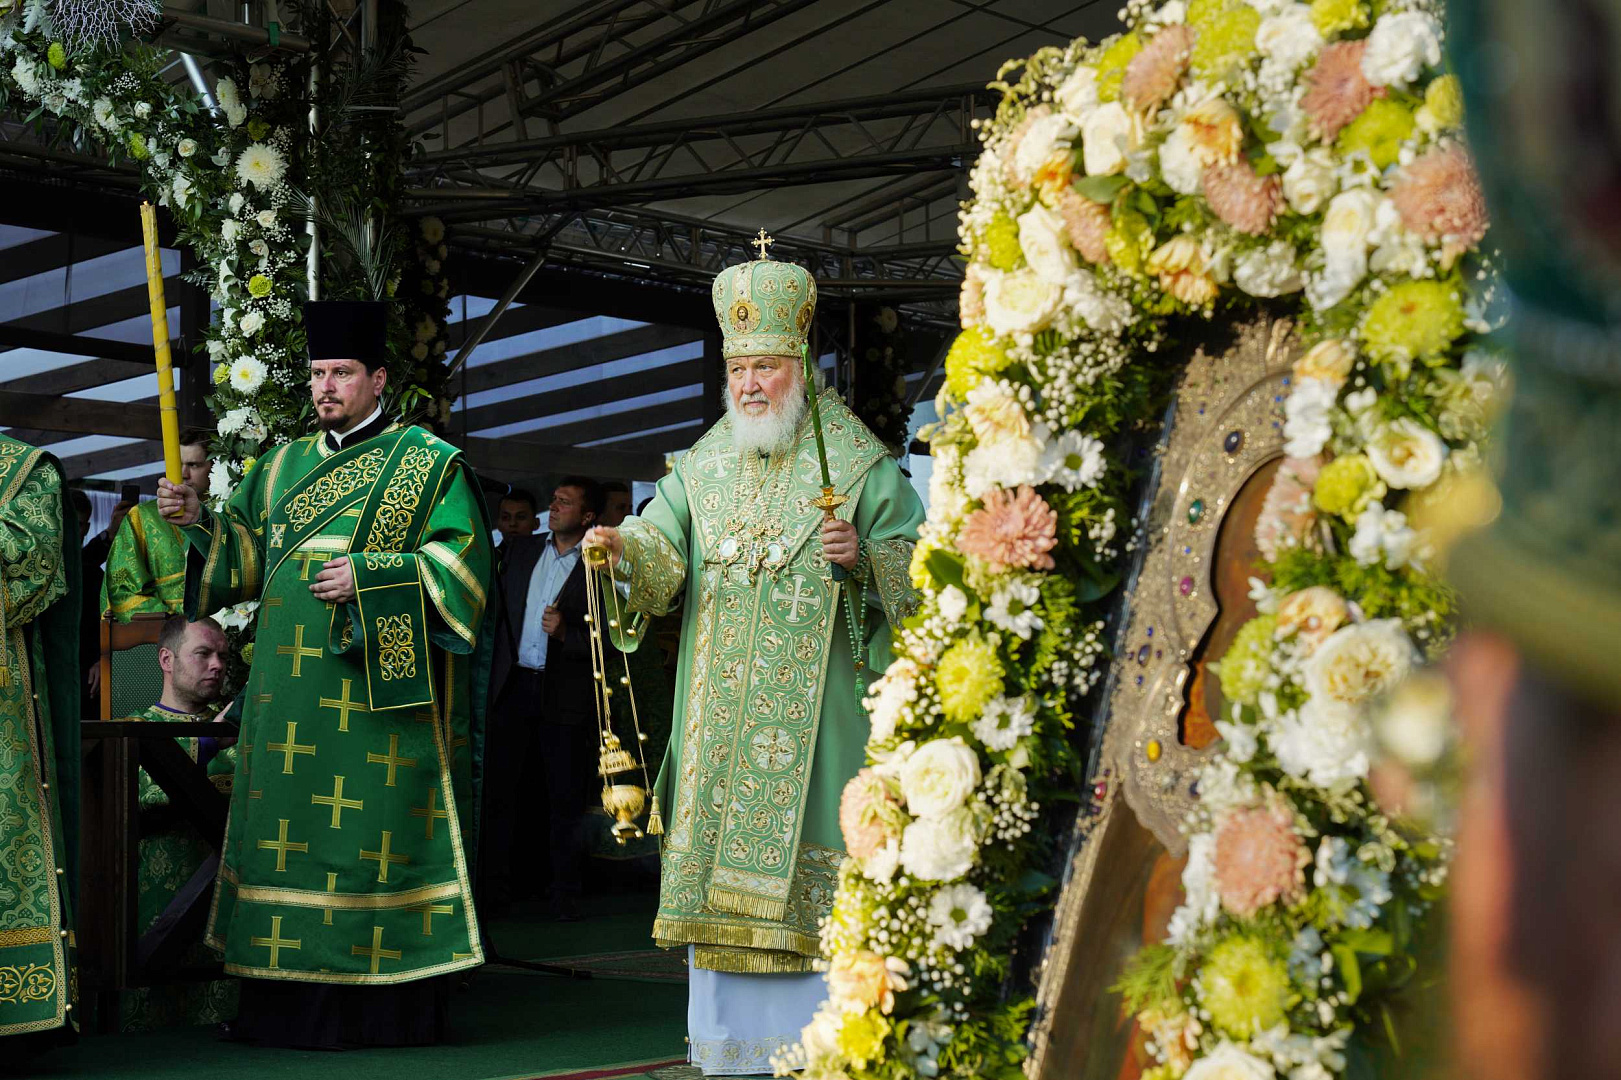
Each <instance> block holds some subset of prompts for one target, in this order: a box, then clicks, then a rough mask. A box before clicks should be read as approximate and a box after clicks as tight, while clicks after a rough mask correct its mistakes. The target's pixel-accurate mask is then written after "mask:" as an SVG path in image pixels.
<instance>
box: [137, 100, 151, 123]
mask: <svg viewBox="0 0 1621 1080" xmlns="http://www.w3.org/2000/svg"><path fill="white" fill-rule="evenodd" d="M135 115H136V116H139V117H140V118H141V119H142V120H145V119H146V118H147V117H149V116H151V115H152V103H151V102H150V101H137V102H136V103H135Z"/></svg>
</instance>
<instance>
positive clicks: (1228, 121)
mask: <svg viewBox="0 0 1621 1080" xmlns="http://www.w3.org/2000/svg"><path fill="white" fill-rule="evenodd" d="M1181 125H1182V127H1183V129H1185V130H1186V131H1187V133H1188V138H1189V139H1190V140H1191V142H1192V144H1193V146H1192V149H1193V156H1194V157H1195V158H1196V159H1197V160H1198V162H1199V164H1201V165H1224V164H1227V163H1228V162H1232V161H1237V160H1238V152H1239V151H1240V150H1242V149H1243V148H1244V123H1243V121H1242V120H1241V119H1239V116H1238V110H1237V109H1235V108H1233V107H1232V106H1231V105H1229V104H1227V102H1226V101H1224V100H1223V99H1222V98H1220V97H1212V98H1206V99H1205V100H1204V101H1201V102H1200V103H1199V104H1197V105H1195V106H1194V107H1193V108H1191V109H1189V110H1188V111H1187V112H1186V113H1184V114H1182V121H1181Z"/></svg>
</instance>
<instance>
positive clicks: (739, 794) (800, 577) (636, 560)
mask: <svg viewBox="0 0 1621 1080" xmlns="http://www.w3.org/2000/svg"><path fill="white" fill-rule="evenodd" d="M821 406H822V421H823V426H824V429H825V434H826V441H827V456H828V468H829V471H830V473H831V477H832V481H833V484H834V487H835V488H836V490H837V491H838V492H839V493H840V494H843V495H845V496H847V497H848V498H849V501H848V502H847V503H846V504H845V505H844V506H843V507H842V508H841V509H840V510H839V516H840V517H842V518H844V519H846V520H849V521H852V522H853V523H854V524H855V527H856V531H857V533H858V534H859V535H860V537H861V538H862V541H863V542H862V548H861V558H860V560H859V562H858V563H857V566H856V569H855V571H854V572H853V573H852V574H851V575H850V581H849V582H847V583H845V584H844V585H840V586H835V584H834V582H833V581H832V579H831V576H830V573H829V568H828V563H827V559H826V557H825V556H824V555H823V554H822V544H821V526H822V512H821V511H820V510H817V509H816V508H815V507H813V506H811V500H812V499H814V498H816V497H817V496H818V495H820V494H821V471H820V466H819V465H818V463H817V453H816V439H815V434H814V432H813V430H812V428H811V420H810V416H809V413H808V411H807V414H806V417H805V419H804V421H803V422H802V423H801V425H800V429H799V432H798V437H797V440H796V442H795V443H794V444H793V446H792V448H791V449H790V450H786V451H782V452H779V453H777V454H774V455H772V456H771V457H770V459H769V460H767V459H763V458H762V457H761V456H760V455H759V454H758V453H757V452H755V451H752V450H750V451H741V450H738V449H737V448H736V447H735V446H734V445H733V442H732V423H731V420H730V419H729V418H727V419H723V420H721V421H720V422H719V423H718V424H716V425H715V426H714V427H712V428H711V429H710V430H709V431H708V432H706V433H705V434H704V436H703V437H702V438H700V439H699V440H698V442H697V444H696V445H694V446H693V448H692V450H691V451H690V452H688V453H687V454H685V455H684V456H683V457H682V458H681V460H680V462H679V463H678V464H677V465H676V467H675V470H674V472H672V473H671V474H670V475H668V476H666V477H665V478H664V479H663V480H661V481H660V482H659V485H658V493H657V495H656V496H655V497H654V499H653V502H652V503H651V504H650V505H649V506H648V507H647V510H646V511H645V512H644V513H643V514H642V515H641V516H640V517H632V518H627V519H626V520H625V522H624V524H623V525H621V526H620V532H621V535H622V536H623V538H624V543H625V552H624V560H625V561H624V562H622V563H621V565H622V566H625V567H626V568H627V570H626V575H627V577H628V579H629V583H630V594H629V598H628V604H629V607H630V609H631V610H632V611H636V612H646V613H649V614H655V615H656V614H662V613H664V612H666V611H668V610H670V609H671V608H672V607H673V606H674V605H675V603H676V601H677V600H679V599H681V598H682V597H683V596H684V597H685V613H684V615H683V619H682V628H681V655H680V662H679V665H678V668H677V674H676V696H675V715H674V724H673V729H672V732H671V737H670V745H669V749H668V750H667V751H666V753H665V758H664V768H663V770H662V771H661V773H660V777H659V782H658V785H657V787H658V792H659V799H660V806H661V807H663V808H666V809H667V814H668V825H667V830H668V832H667V835H666V836H665V838H664V846H663V856H662V857H663V873H662V877H661V886H660V892H659V907H658V916H657V918H656V920H655V922H654V925H653V936H654V938H655V940H656V941H657V942H658V943H659V944H660V945H662V946H665V947H677V946H684V945H689V944H691V945H694V946H695V949H694V954H693V955H694V962H695V963H696V964H697V966H698V967H700V968H705V969H709V970H714V971H729V972H744V973H771V972H795V971H809V970H811V968H812V963H813V961H814V959H815V958H816V957H817V956H818V955H819V953H820V949H819V945H818V940H817V920H818V919H819V918H822V917H823V916H825V915H826V914H827V913H828V911H829V909H830V907H831V905H832V901H833V892H834V889H835V886H836V884H837V875H838V868H839V862H840V861H841V859H842V858H843V841H842V838H841V836H840V832H839V824H838V805H839V797H840V795H841V794H842V792H843V788H844V785H845V783H847V782H848V781H849V779H850V778H851V777H852V776H854V775H855V774H856V772H857V771H858V770H859V769H860V768H861V766H862V765H863V764H864V762H865V747H866V742H867V728H868V725H867V717H866V713H865V711H864V707H863V705H862V704H861V702H860V701H859V699H858V691H857V686H856V678H857V672H856V668H855V657H854V656H853V655H852V651H851V634H850V630H849V611H848V605H847V603H846V601H845V599H844V590H845V589H846V588H849V587H852V586H854V587H856V588H857V589H858V591H860V592H861V593H862V594H864V597H865V599H864V600H863V601H862V604H861V606H862V608H863V610H862V624H863V630H862V637H863V640H862V642H861V651H862V652H863V653H864V654H865V655H864V656H863V657H862V659H863V661H864V663H865V664H866V669H865V670H864V671H863V672H862V673H861V674H862V675H863V676H864V677H865V679H866V680H867V681H870V680H871V679H872V678H874V677H876V674H875V673H880V672H882V671H883V669H884V668H885V667H887V666H888V664H889V661H890V659H891V654H890V644H889V640H890V627H891V626H892V625H898V624H899V621H900V620H901V619H903V618H905V617H906V616H907V615H909V614H910V613H911V612H912V611H913V610H914V608H915V607H916V603H917V594H916V593H915V591H914V590H913V588H912V585H911V581H910V578H909V575H908V567H909V565H910V563H911V557H912V548H913V544H914V542H915V541H916V538H917V529H918V526H919V525H920V524H921V523H922V521H923V505H922V503H921V501H920V500H919V499H918V497H917V493H916V492H915V491H914V490H913V489H912V485H911V483H910V482H909V481H908V480H907V479H906V477H905V476H904V475H903V474H902V473H901V471H900V468H899V466H898V465H896V463H895V461H894V459H892V458H891V457H889V456H888V453H887V451H886V450H885V449H884V445H883V443H881V442H880V441H879V440H878V439H877V438H876V437H875V436H874V435H873V434H872V432H870V431H868V430H867V427H866V425H864V424H863V423H862V422H861V421H860V419H858V418H857V417H856V416H855V414H854V413H852V412H851V411H850V410H849V409H848V408H846V407H845V405H844V403H843V402H842V401H841V400H839V398H838V395H836V394H834V393H832V392H831V391H828V392H824V393H823V395H822V400H821ZM620 641H621V643H623V644H625V645H627V646H632V647H634V644H635V641H634V639H630V640H626V639H625V638H624V637H621V638H620Z"/></svg>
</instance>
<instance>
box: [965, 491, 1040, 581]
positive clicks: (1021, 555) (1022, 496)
mask: <svg viewBox="0 0 1621 1080" xmlns="http://www.w3.org/2000/svg"><path fill="white" fill-rule="evenodd" d="M1057 546H1058V515H1057V514H1056V513H1054V512H1053V508H1052V507H1050V506H1048V505H1047V504H1046V503H1045V502H1044V501H1042V498H1041V496H1040V495H1037V494H1036V491H1035V489H1034V488H1032V487H1030V486H1029V485H1028V484H1025V485H1022V486H1021V487H1020V488H1019V490H1018V491H1015V492H1008V491H1004V490H1002V489H1001V488H993V489H992V490H990V491H988V492H986V493H985V505H984V506H983V507H982V508H981V509H979V510H975V511H974V512H973V513H972V514H969V515H968V520H967V521H965V522H964V523H963V527H962V532H961V534H960V535H958V537H957V547H958V548H959V549H960V550H961V551H962V552H963V553H965V554H968V555H973V556H974V557H976V558H979V559H984V560H985V561H986V562H988V563H990V564H992V565H993V566H995V567H997V568H999V569H1001V568H1005V567H1009V566H1019V567H1024V568H1026V569H1030V570H1051V569H1052V568H1053V566H1054V565H1056V564H1055V563H1054V562H1053V557H1052V555H1051V554H1049V552H1051V551H1052V549H1053V548H1055V547H1057Z"/></svg>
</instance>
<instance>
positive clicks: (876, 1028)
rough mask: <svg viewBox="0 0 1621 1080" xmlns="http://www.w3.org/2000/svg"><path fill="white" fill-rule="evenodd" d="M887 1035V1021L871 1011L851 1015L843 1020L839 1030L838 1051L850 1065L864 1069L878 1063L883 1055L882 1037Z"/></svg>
mask: <svg viewBox="0 0 1621 1080" xmlns="http://www.w3.org/2000/svg"><path fill="white" fill-rule="evenodd" d="M888 1034H889V1021H888V1020H885V1019H884V1018H883V1017H882V1016H880V1015H878V1013H876V1012H873V1011H868V1012H863V1013H852V1014H850V1015H848V1016H846V1017H845V1018H844V1025H843V1026H842V1027H840V1028H839V1050H840V1051H842V1052H843V1054H844V1056H845V1057H847V1058H849V1059H850V1064H851V1065H854V1066H855V1067H856V1068H858V1069H865V1068H866V1067H867V1066H868V1064H869V1063H872V1062H876V1061H879V1060H881V1059H882V1058H883V1054H884V1036H885V1035H888Z"/></svg>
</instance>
